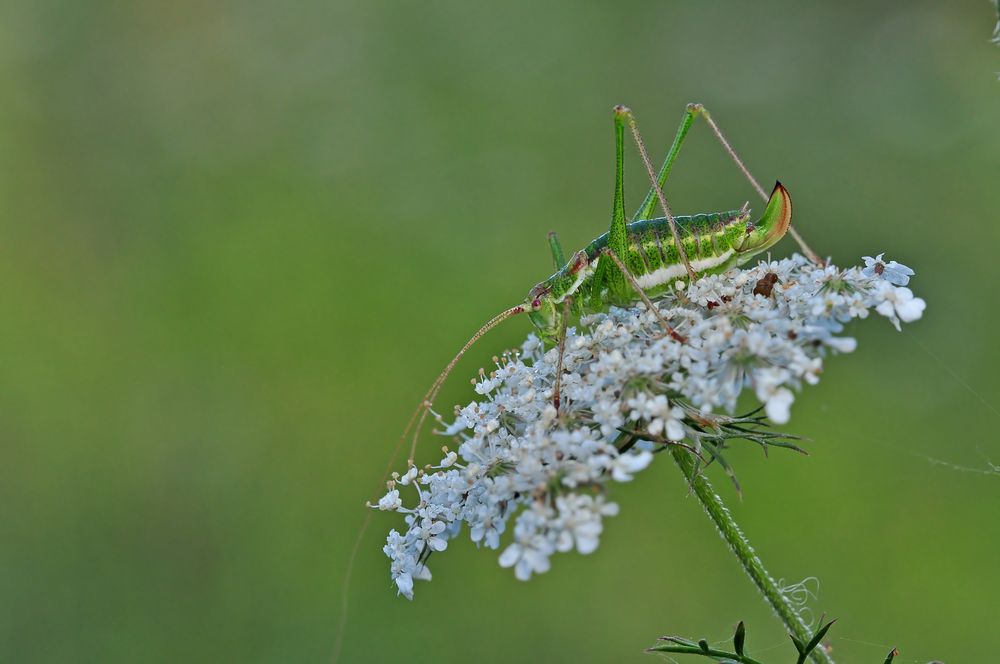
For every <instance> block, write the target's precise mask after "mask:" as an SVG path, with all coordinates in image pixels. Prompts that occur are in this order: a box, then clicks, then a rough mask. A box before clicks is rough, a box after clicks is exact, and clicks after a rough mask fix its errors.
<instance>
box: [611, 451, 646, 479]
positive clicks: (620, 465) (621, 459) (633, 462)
mask: <svg viewBox="0 0 1000 664" xmlns="http://www.w3.org/2000/svg"><path fill="white" fill-rule="evenodd" d="M651 463H653V453H652V452H635V453H631V452H630V453H628V454H619V455H616V456H615V458H614V460H613V461H612V462H611V464H610V465H611V478H612V479H613V480H614V481H616V482H631V481H632V476H633V475H634V474H635V473H638V472H639V471H640V470H645V469H646V466H648V465H649V464H651Z"/></svg>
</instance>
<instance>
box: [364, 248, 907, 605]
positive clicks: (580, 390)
mask: <svg viewBox="0 0 1000 664" xmlns="http://www.w3.org/2000/svg"><path fill="white" fill-rule="evenodd" d="M865 263H866V266H865V267H864V268H861V267H852V268H849V269H846V270H845V269H840V268H838V267H836V266H833V265H828V266H825V267H820V266H816V265H814V264H812V263H810V262H809V261H808V260H806V259H805V258H803V257H801V256H798V255H795V256H793V257H792V258H788V259H785V260H781V261H775V262H766V263H761V264H759V265H758V266H756V267H753V268H750V269H746V270H739V269H733V270H730V271H728V272H726V273H725V274H721V275H711V276H705V277H702V278H700V279H698V280H697V281H695V282H694V283H692V284H689V285H687V286H686V287H685V284H683V283H681V282H679V283H678V290H677V291H676V292H675V293H674V295H672V296H668V297H665V298H662V299H660V300H659V301H658V302H656V305H657V307H658V308H659V309H660V312H661V314H662V315H663V316H664V317H665V318H666V319H667V320H669V321H670V322H671V324H672V325H673V326H674V327H675V328H676V330H677V331H678V332H679V334H680V335H682V336H683V337H684V341H683V342H680V341H677V340H675V339H672V338H671V337H669V336H665V335H663V333H662V329H661V327H660V324H659V322H658V320H657V318H656V317H655V316H654V315H653V314H652V313H651V312H649V311H647V310H646V309H645V307H643V306H641V305H640V306H637V307H634V308H630V309H618V308H612V309H611V310H610V311H609V312H608V313H602V314H597V315H591V316H586V317H584V318H583V319H582V320H581V330H576V329H574V328H570V329H569V330H568V332H567V338H566V345H565V353H564V357H563V374H562V382H561V388H562V400H561V405H560V409H559V411H558V412H557V411H556V408H555V406H554V405H553V392H554V385H555V372H556V367H557V365H558V362H559V351H558V349H557V348H549V349H546V348H544V347H543V345H542V344H541V343H540V342H539V340H538V338H537V337H535V336H534V335H530V336H529V337H528V339H527V340H526V341H525V342H524V344H523V346H522V348H521V351H520V352H519V353H511V354H507V355H505V356H504V358H503V359H502V360H500V361H498V362H497V369H496V371H494V372H492V373H491V374H489V375H485V374H482V375H481V378H480V380H479V381H478V383H477V384H476V392H477V393H478V394H479V395H481V399H480V400H478V401H473V402H472V403H470V404H469V405H467V406H465V407H464V408H460V409H456V416H455V420H454V422H453V423H452V424H451V425H450V426H447V429H446V431H445V432H444V433H445V434H446V435H449V436H459V437H460V440H461V442H460V445H459V447H458V451H457V453H456V452H454V451H449V450H448V448H445V456H444V458H443V459H442V460H441V462H440V463H439V465H437V466H431V467H427V468H426V469H423V470H418V469H417V468H416V467H410V468H409V469H408V470H407V472H406V473H405V474H403V475H399V474H394V475H393V480H392V481H391V482H390V483H389V487H388V489H389V490H388V493H386V495H385V496H384V497H383V498H382V499H381V500H379V501H378V504H377V505H375V506H373V507H377V508H378V509H380V510H383V511H395V512H399V513H401V514H403V515H405V522H406V526H407V528H406V531H405V533H399V532H397V531H396V530H392V531H390V533H389V537H388V539H387V542H386V545H385V547H384V548H383V551H384V552H385V554H386V555H387V556H388V557H389V559H390V560H391V561H392V563H391V574H392V579H393V581H394V583H395V584H396V587H397V589H398V591H399V594H401V595H403V596H405V597H407V598H412V596H413V581H414V580H415V579H429V578H430V571H429V570H428V568H427V564H426V563H427V558H428V556H429V555H430V553H431V552H435V551H443V550H445V549H446V548H447V546H448V542H449V540H451V539H452V538H454V537H455V536H456V535H457V534H458V533H459V531H460V530H461V527H462V524H463V523H464V524H466V525H467V526H468V528H469V534H470V536H471V539H472V540H473V541H474V542H475V543H476V544H477V545H481V546H486V547H487V548H490V549H499V548H501V538H502V536H503V535H504V533H505V532H506V531H507V530H508V525H509V524H510V522H511V520H513V527H512V528H510V530H512V531H513V532H512V537H511V538H510V540H511V541H509V542H508V543H507V544H506V546H505V547H504V549H503V551H502V553H501V554H500V557H499V562H500V565H501V566H503V567H513V568H514V574H515V576H516V577H517V578H518V579H522V580H527V579H528V578H530V577H531V575H532V574H539V573H542V572H545V571H547V570H548V569H549V564H550V557H551V556H552V554H554V553H556V552H566V551H571V550H574V549H575V550H576V551H578V552H580V553H583V554H588V553H592V552H593V551H594V550H595V549H596V548H597V546H598V542H599V539H600V535H601V530H602V522H603V518H604V517H605V516H613V515H614V514H616V513H617V511H618V506H617V505H616V504H615V503H613V502H609V501H607V500H606V499H605V485H606V484H607V483H609V482H610V481H615V482H627V481H629V480H631V479H632V478H633V476H634V475H635V474H636V473H638V472H639V471H641V470H643V469H644V468H646V467H647V466H648V465H649V464H650V463H651V462H652V460H653V451H654V450H656V449H657V448H660V447H663V446H664V445H671V444H680V445H685V446H688V447H690V448H691V449H692V451H693V452H695V453H700V452H701V451H702V449H703V443H704V442H705V441H706V440H707V439H711V438H712V434H713V432H714V433H715V434H716V435H718V433H719V432H720V431H722V430H723V428H724V424H725V422H727V421H730V422H731V421H734V420H732V419H729V420H727V417H728V416H727V415H726V414H727V413H729V414H731V413H732V412H733V411H734V409H735V407H736V403H737V399H738V397H739V396H740V394H741V392H742V391H743V390H744V389H749V390H752V392H753V393H754V394H755V395H756V397H757V399H759V400H760V402H761V403H762V404H763V406H764V410H765V412H766V414H767V417H768V418H769V419H770V420H771V421H772V422H774V423H778V424H783V423H785V422H787V421H788V419H789V416H790V407H791V405H792V402H793V401H794V398H795V392H796V391H798V390H800V389H801V387H802V385H803V384H805V383H808V384H815V383H816V382H817V381H818V380H819V376H820V372H821V370H822V366H823V359H824V357H825V356H826V355H827V354H828V353H829V352H850V351H852V350H854V348H855V346H856V342H855V340H854V339H852V338H850V337H845V336H840V333H841V332H842V330H843V326H844V323H846V322H848V321H850V320H852V319H855V318H865V317H867V316H868V314H869V312H871V311H872V310H874V311H875V312H876V313H878V314H880V315H882V316H884V317H886V318H888V319H889V320H890V322H892V323H893V325H895V326H896V328H897V329H898V328H899V325H900V322H910V321H914V320H916V319H918V318H920V316H921V315H922V313H923V310H924V307H925V304H924V301H923V300H921V299H920V298H917V297H914V296H913V292H912V291H911V290H910V289H909V288H907V287H905V284H906V283H907V282H908V280H909V276H910V275H911V274H912V270H909V268H907V267H906V266H903V265H900V264H898V263H895V262H890V263H884V262H883V261H882V255H881V254H880V255H879V256H878V258H877V259H872V258H868V257H866V259H865ZM741 430H742V429H741ZM731 437H737V436H731ZM637 440H638V444H635V443H636V442H637ZM758 442H759V441H758ZM401 490H402V491H409V492H411V493H413V494H415V498H416V501H415V504H412V503H411V504H410V505H409V506H408V505H407V504H404V502H403V500H402V499H401V496H400V493H401Z"/></svg>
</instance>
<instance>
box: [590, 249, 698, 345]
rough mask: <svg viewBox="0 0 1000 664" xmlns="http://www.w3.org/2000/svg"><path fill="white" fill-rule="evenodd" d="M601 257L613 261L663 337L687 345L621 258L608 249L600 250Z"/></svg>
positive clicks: (682, 336) (685, 339)
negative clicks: (656, 324) (654, 319)
mask: <svg viewBox="0 0 1000 664" xmlns="http://www.w3.org/2000/svg"><path fill="white" fill-rule="evenodd" d="M601 256H607V257H608V258H610V259H611V260H612V261H614V263H615V265H617V266H618V269H619V270H621V272H622V275H623V276H624V277H625V279H626V281H628V282H629V284H630V285H631V286H632V289H633V290H635V292H636V294H637V295H638V296H639V299H641V300H642V302H643V304H645V305H646V308H647V309H649V311H650V313H652V314H653V315H654V316H656V319H657V320H658V321H660V325H662V326H663V336H669V337H670V338H671V339H673V340H674V341H679V342H680V343H687V338H686V337H684V335H682V334H681V333H680V332H678V331H677V330H676V329H674V327H673V325H671V324H670V323H669V322H668V321H667V319H666V318H664V317H663V314H662V313H660V310H659V309H658V308H657V307H656V305H655V304H653V301H652V300H650V299H649V296H648V295H646V291H644V290H643V289H642V286H640V285H639V280H638V279H636V278H635V275H634V274H632V272H631V271H630V270H629V269H628V266H627V265H625V263H624V262H623V261H622V259H621V257H620V256H618V254H616V253H615V251H614V250H613V249H611V248H610V247H605V248H604V249H602V250H601Z"/></svg>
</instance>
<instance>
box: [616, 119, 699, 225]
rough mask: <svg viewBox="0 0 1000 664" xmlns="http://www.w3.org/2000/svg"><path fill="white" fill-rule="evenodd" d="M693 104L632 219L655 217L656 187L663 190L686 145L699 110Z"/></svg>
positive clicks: (679, 126)
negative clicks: (685, 140)
mask: <svg viewBox="0 0 1000 664" xmlns="http://www.w3.org/2000/svg"><path fill="white" fill-rule="evenodd" d="M692 106H693V104H688V107H687V108H686V109H684V117H682V118H681V123H680V125H678V127H677V133H676V134H675V135H674V142H673V143H672V144H671V145H670V151H669V152H667V156H666V158H665V159H664V160H663V165H662V166H660V170H659V172H658V174H657V176H656V183H655V184H654V185H652V186H650V188H649V191H648V192H647V193H646V198H644V199H643V201H642V205H641V206H639V209H638V210H636V213H635V214H634V215H633V216H632V221H639V220H640V219H651V218H652V217H653V214H654V213H655V211H656V203H657V195H656V187H657V186H658V187H659V188H660V191H662V190H663V187H664V186H665V185H666V184H667V176H669V175H670V170H671V169H672V168H673V167H674V162H675V161H677V155H679V154H680V152H681V146H683V145H684V139H685V138H687V134H688V130H689V129H691V124H692V123H693V122H694V119H695V117H696V116H697V115H698V111H697V110H695V109H694V108H692Z"/></svg>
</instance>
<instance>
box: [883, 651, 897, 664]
mask: <svg viewBox="0 0 1000 664" xmlns="http://www.w3.org/2000/svg"><path fill="white" fill-rule="evenodd" d="M898 654H899V651H898V650H896V649H895V648H893V649H892V650H891V651H890V652H889V654H888V655H887V656H886V658H885V664H892V660H893V659H894V658H895V657H896V655H898Z"/></svg>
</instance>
